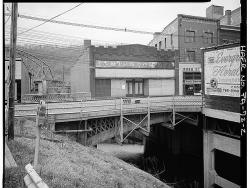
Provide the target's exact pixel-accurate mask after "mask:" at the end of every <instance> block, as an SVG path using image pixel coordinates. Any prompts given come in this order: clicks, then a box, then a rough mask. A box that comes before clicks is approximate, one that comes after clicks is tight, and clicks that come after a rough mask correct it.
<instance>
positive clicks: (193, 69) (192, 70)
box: [183, 67, 201, 72]
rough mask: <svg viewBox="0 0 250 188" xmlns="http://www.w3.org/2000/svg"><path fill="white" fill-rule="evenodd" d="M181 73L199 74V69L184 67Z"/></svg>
mask: <svg viewBox="0 0 250 188" xmlns="http://www.w3.org/2000/svg"><path fill="white" fill-rule="evenodd" d="M183 72H201V68H200V67H185V68H183Z"/></svg>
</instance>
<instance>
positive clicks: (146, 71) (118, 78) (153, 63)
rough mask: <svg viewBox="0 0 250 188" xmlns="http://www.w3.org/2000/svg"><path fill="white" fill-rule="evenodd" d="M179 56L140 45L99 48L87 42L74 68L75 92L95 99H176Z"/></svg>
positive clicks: (72, 84)
mask: <svg viewBox="0 0 250 188" xmlns="http://www.w3.org/2000/svg"><path fill="white" fill-rule="evenodd" d="M177 53H178V52H177V51H172V50H169V51H164V50H162V51H161V50H157V49H155V48H154V47H149V46H144V45H139V44H133V45H121V46H117V47H107V48H105V47H103V46H100V47H95V46H92V45H91V41H90V40H85V41H84V51H83V55H82V56H81V57H80V58H79V60H78V62H77V63H76V64H75V65H74V66H72V68H71V92H73V93H75V92H89V93H91V97H126V96H127V97H130V96H162V95H174V94H175V88H176V87H175V71H174V70H175V67H174V66H175V61H176V60H175V56H176V54H177Z"/></svg>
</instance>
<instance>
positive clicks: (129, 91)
mask: <svg viewBox="0 0 250 188" xmlns="http://www.w3.org/2000/svg"><path fill="white" fill-rule="evenodd" d="M126 85H127V95H133V82H132V80H128V81H127V82H126Z"/></svg>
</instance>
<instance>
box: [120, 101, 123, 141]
mask: <svg viewBox="0 0 250 188" xmlns="http://www.w3.org/2000/svg"><path fill="white" fill-rule="evenodd" d="M122 103H123V100H122V98H121V104H120V110H121V117H120V121H121V129H120V137H121V142H123V113H122V110H123V109H122V108H123V106H122Z"/></svg>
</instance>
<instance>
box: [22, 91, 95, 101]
mask: <svg viewBox="0 0 250 188" xmlns="http://www.w3.org/2000/svg"><path fill="white" fill-rule="evenodd" d="M89 98H90V94H89V93H87V92H79V93H49V94H46V95H45V94H44V95H43V94H25V95H23V96H22V99H21V101H22V103H39V102H40V100H44V101H46V102H73V101H86V100H88V99H89Z"/></svg>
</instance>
